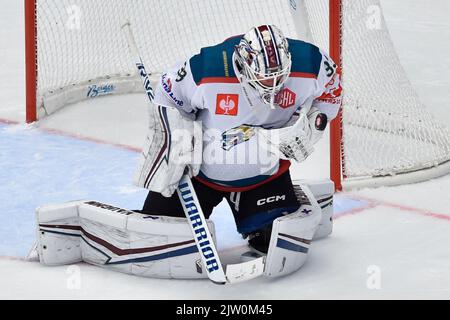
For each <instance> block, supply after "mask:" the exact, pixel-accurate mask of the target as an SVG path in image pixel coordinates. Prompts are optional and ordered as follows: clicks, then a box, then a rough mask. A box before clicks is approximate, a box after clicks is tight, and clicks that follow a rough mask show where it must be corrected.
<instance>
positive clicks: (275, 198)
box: [256, 195, 286, 207]
mask: <svg viewBox="0 0 450 320" xmlns="http://www.w3.org/2000/svg"><path fill="white" fill-rule="evenodd" d="M284 200H286V196H285V195H283V196H273V197H269V198H265V199H261V200H258V202H257V203H256V204H257V205H258V206H259V207H260V206H263V205H265V204H269V203H275V202H278V201H284Z"/></svg>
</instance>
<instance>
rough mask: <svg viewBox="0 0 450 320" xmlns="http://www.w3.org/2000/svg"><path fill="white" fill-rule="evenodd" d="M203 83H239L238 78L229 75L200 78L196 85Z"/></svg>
mask: <svg viewBox="0 0 450 320" xmlns="http://www.w3.org/2000/svg"><path fill="white" fill-rule="evenodd" d="M205 83H239V79H238V78H231V77H208V78H203V79H202V80H200V82H198V83H197V85H198V86H200V85H202V84H205Z"/></svg>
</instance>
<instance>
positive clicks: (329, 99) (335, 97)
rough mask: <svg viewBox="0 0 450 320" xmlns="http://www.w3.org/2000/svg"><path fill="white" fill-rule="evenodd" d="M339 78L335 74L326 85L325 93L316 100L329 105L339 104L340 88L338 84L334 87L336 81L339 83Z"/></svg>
mask: <svg viewBox="0 0 450 320" xmlns="http://www.w3.org/2000/svg"><path fill="white" fill-rule="evenodd" d="M339 78H340V76H339V73H335V75H334V77H333V78H332V79H331V80H330V82H328V84H327V85H326V87H325V92H324V93H323V94H322V95H321V96H320V97H319V98H317V100H319V101H322V102H326V103H331V104H339V103H341V98H342V86H341V84H340V82H339V85H338V86H337V87H336V81H339V80H340V79H339Z"/></svg>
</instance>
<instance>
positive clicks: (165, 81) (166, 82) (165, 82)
mask: <svg viewBox="0 0 450 320" xmlns="http://www.w3.org/2000/svg"><path fill="white" fill-rule="evenodd" d="M161 86H162V88H163V90H164V91H165V92H166V93H167V95H168V96H169V98H170V99H172V100H173V101H174V102H175V103H176V105H177V106H180V107H182V106H183V105H184V102H183V101H182V100H180V99H178V98H177V97H176V96H175V94H174V93H173V91H172V88H173V85H172V80H171V79H170V78H168V77H167V74H163V75H162V77H161Z"/></svg>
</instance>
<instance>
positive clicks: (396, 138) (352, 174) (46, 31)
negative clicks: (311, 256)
mask: <svg viewBox="0 0 450 320" xmlns="http://www.w3.org/2000/svg"><path fill="white" fill-rule="evenodd" d="M25 14H26V43H27V45H26V48H27V49H26V51H27V58H26V60H27V122H33V121H36V120H37V119H39V118H41V117H44V116H48V115H50V114H51V113H53V112H55V111H56V110H58V109H59V108H61V107H63V106H65V105H68V104H70V103H74V102H77V101H80V100H84V99H94V98H98V97H99V96H102V95H110V94H124V93H129V92H135V91H141V90H142V89H141V84H140V82H139V78H138V77H137V76H136V74H135V71H134V66H133V64H132V63H131V61H132V59H130V57H129V53H128V50H127V44H126V40H125V38H124V36H123V34H122V32H121V30H120V27H121V24H122V23H123V22H124V21H126V20H128V21H130V22H131V24H132V26H133V28H139V32H135V35H136V37H137V42H138V44H139V47H140V48H139V49H140V51H141V53H142V55H143V59H144V61H145V63H146V65H147V68H148V69H149V71H150V72H152V73H154V74H157V73H159V72H161V71H162V70H164V69H165V68H166V67H168V66H170V65H172V64H173V63H174V62H176V61H180V60H183V59H185V58H186V57H187V56H189V55H191V54H194V53H196V52H197V51H198V49H199V48H200V47H202V46H207V45H212V44H215V43H218V42H221V41H222V40H224V39H226V38H228V37H230V36H232V35H235V34H242V33H244V32H246V31H247V30H248V29H250V28H251V27H252V26H255V25H259V24H267V23H271V24H275V25H277V26H279V27H280V28H281V29H282V30H283V31H284V32H285V34H286V35H287V36H289V37H294V38H301V39H302V38H303V39H307V40H311V41H313V42H314V43H316V44H317V45H318V46H320V47H322V48H324V49H325V50H329V52H330V53H331V55H332V57H333V58H334V59H335V60H336V61H340V63H341V65H342V70H343V85H344V90H345V94H344V102H343V108H342V114H341V116H340V117H339V119H337V120H336V121H334V124H333V127H332V130H331V160H330V163H331V176H332V179H333V180H334V181H335V183H336V186H337V188H338V189H339V188H340V186H341V180H342V181H343V184H344V186H360V185H368V184H369V185H370V184H372V185H386V184H401V183H407V182H413V181H420V180H426V179H430V178H432V177H436V176H439V175H443V174H446V173H447V172H449V171H450V164H449V160H450V131H449V129H448V128H447V127H445V126H444V125H442V124H440V123H438V121H436V120H435V119H434V118H433V117H432V115H431V113H429V112H428V111H427V110H426V107H425V106H424V105H423V104H422V103H421V102H420V100H419V99H418V97H417V94H416V93H415V91H414V89H413V88H412V86H411V84H410V83H409V81H408V79H407V77H406V74H405V72H404V70H403V69H402V67H401V64H400V61H399V59H398V57H397V55H396V53H395V49H394V46H393V44H392V42H391V39H390V36H389V32H388V30H387V27H386V24H385V21H384V18H383V15H382V9H381V6H380V2H379V0H358V1H353V0H151V1H148V0H133V1H129V0H109V1H107V2H105V1H100V0H25Z"/></svg>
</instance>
